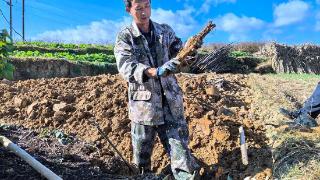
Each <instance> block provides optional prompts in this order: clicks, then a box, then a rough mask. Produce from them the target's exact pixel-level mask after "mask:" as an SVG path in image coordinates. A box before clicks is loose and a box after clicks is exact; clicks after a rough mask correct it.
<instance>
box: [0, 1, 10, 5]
mask: <svg viewBox="0 0 320 180" xmlns="http://www.w3.org/2000/svg"><path fill="white" fill-rule="evenodd" d="M2 1H3V2H5V3H6V4H7V5H8V6H10V3H9V1H6V0H2Z"/></svg>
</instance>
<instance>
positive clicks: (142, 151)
mask: <svg viewBox="0 0 320 180" xmlns="http://www.w3.org/2000/svg"><path fill="white" fill-rule="evenodd" d="M164 112H165V124H163V125H158V126H147V125H141V124H137V123H134V122H132V123H131V135H132V146H133V162H134V163H135V164H136V165H137V166H138V167H139V168H140V169H143V170H144V171H149V170H150V168H151V154H152V149H153V145H154V140H155V136H156V134H158V136H159V138H160V141H161V143H162V144H163V146H164V148H165V150H166V152H167V154H169V156H170V160H171V169H172V173H173V175H174V177H175V179H178V180H180V179H181V180H182V179H184V180H186V179H194V178H193V176H194V175H193V173H194V169H195V168H196V167H195V166H196V163H195V162H194V161H193V157H192V156H191V153H190V150H189V148H188V141H189V132H188V127H187V124H186V122H185V120H183V121H181V122H176V121H175V120H174V119H173V117H172V114H171V112H170V109H169V107H168V105H165V106H164Z"/></svg>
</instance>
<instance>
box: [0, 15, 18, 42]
mask: <svg viewBox="0 0 320 180" xmlns="http://www.w3.org/2000/svg"><path fill="white" fill-rule="evenodd" d="M0 13H1V15H2V17H3V18H4V20H5V21H6V22H7V23H8V24H9V25H10V22H9V20H8V19H7V18H6V16H5V15H4V14H3V11H2V10H1V9H0ZM12 30H13V31H14V32H15V33H16V34H18V35H19V36H20V37H22V35H21V34H20V33H18V32H17V31H16V30H15V29H14V28H13V27H12Z"/></svg>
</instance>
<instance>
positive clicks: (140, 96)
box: [131, 91, 151, 101]
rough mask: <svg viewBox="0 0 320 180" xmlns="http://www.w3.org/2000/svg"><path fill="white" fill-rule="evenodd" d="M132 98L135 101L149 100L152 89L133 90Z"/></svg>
mask: <svg viewBox="0 0 320 180" xmlns="http://www.w3.org/2000/svg"><path fill="white" fill-rule="evenodd" d="M131 99H132V100H134V101H148V100H150V99H151V92H150V91H131Z"/></svg>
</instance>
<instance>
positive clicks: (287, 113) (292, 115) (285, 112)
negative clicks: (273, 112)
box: [279, 108, 300, 119]
mask: <svg viewBox="0 0 320 180" xmlns="http://www.w3.org/2000/svg"><path fill="white" fill-rule="evenodd" d="M279 111H280V113H281V114H282V115H284V116H285V117H287V118H289V119H295V118H297V117H298V116H299V113H300V111H289V110H287V109H284V108H279Z"/></svg>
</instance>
